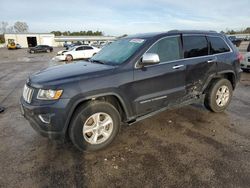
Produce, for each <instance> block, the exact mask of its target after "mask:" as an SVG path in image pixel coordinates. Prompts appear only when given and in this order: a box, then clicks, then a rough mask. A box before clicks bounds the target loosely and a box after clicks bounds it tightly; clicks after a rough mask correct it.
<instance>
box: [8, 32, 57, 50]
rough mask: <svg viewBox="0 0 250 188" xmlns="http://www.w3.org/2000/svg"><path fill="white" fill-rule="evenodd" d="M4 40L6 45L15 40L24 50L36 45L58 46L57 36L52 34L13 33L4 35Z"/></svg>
mask: <svg viewBox="0 0 250 188" xmlns="http://www.w3.org/2000/svg"><path fill="white" fill-rule="evenodd" d="M4 38H5V44H6V45H7V44H8V41H9V40H14V42H15V43H16V44H20V45H21V46H22V47H23V48H28V47H33V46H36V45H49V46H56V43H55V35H54V34H51V33H13V34H12V33H11V34H4Z"/></svg>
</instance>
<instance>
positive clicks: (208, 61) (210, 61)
mask: <svg viewBox="0 0 250 188" xmlns="http://www.w3.org/2000/svg"><path fill="white" fill-rule="evenodd" d="M216 61H217V59H209V60H207V63H214V62H216Z"/></svg>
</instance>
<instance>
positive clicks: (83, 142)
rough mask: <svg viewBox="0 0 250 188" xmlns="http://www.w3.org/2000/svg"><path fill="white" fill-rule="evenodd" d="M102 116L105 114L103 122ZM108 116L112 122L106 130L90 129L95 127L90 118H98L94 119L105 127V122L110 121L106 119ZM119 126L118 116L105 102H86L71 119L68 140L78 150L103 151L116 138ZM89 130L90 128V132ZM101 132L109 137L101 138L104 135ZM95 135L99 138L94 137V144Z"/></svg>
mask: <svg viewBox="0 0 250 188" xmlns="http://www.w3.org/2000/svg"><path fill="white" fill-rule="evenodd" d="M102 114H105V116H103V120H101V117H102ZM96 115H97V116H96ZM106 115H107V116H106ZM108 116H109V117H110V118H111V119H112V121H111V123H110V124H107V125H106V128H102V129H97V130H94V129H92V127H95V126H96V124H95V122H94V121H95V120H94V118H92V117H99V118H96V119H99V121H97V122H100V123H102V122H104V123H103V125H105V121H106V123H107V120H109V121H110V119H108V118H107V117H108ZM106 119H107V120H106ZM88 124H89V125H88ZM107 126H108V129H107ZM120 126H121V118H120V114H119V112H118V111H117V109H116V108H115V107H114V106H113V105H111V104H110V103H107V102H101V101H94V102H88V103H86V104H84V105H82V106H80V107H79V108H78V109H77V110H76V112H75V113H74V115H73V117H72V119H71V123H70V126H69V130H68V133H69V137H70V140H71V141H72V142H73V144H74V145H75V146H76V147H77V148H78V149H79V150H81V151H84V150H86V151H95V150H100V149H103V148H105V147H106V146H108V145H109V144H111V142H112V141H113V140H114V138H115V137H116V136H117V134H118V132H119V130H120ZM100 127H101V126H100ZM89 128H91V130H90V129H89ZM84 129H85V131H86V132H85V133H83V131H84ZM99 131H100V132H99ZM102 131H103V132H105V133H106V134H107V135H109V136H106V138H105V137H104V136H103V135H104V134H103V133H102ZM101 133H102V134H103V135H102V134H101ZM96 134H97V135H98V134H99V136H97V137H96V142H95V141H94V140H95V139H94V137H95V135H96ZM91 142H93V143H91Z"/></svg>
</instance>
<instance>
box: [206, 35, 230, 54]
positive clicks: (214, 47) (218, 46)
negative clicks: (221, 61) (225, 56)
mask: <svg viewBox="0 0 250 188" xmlns="http://www.w3.org/2000/svg"><path fill="white" fill-rule="evenodd" d="M208 39H209V42H210V54H219V53H224V52H229V51H230V48H229V47H228V46H227V44H226V43H225V41H224V40H223V39H222V38H220V37H208Z"/></svg>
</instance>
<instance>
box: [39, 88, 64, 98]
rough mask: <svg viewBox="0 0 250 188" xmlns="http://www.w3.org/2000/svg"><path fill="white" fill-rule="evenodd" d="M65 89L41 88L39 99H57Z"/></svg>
mask: <svg viewBox="0 0 250 188" xmlns="http://www.w3.org/2000/svg"><path fill="white" fill-rule="evenodd" d="M62 93H63V90H52V89H49V90H44V89H39V91H38V94H37V99H40V100H57V99H59V98H60V97H61V95H62Z"/></svg>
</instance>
